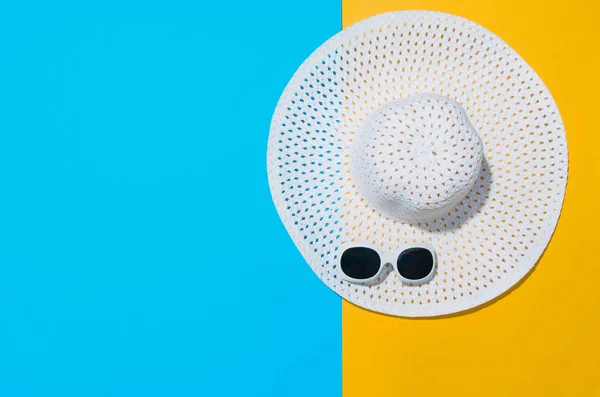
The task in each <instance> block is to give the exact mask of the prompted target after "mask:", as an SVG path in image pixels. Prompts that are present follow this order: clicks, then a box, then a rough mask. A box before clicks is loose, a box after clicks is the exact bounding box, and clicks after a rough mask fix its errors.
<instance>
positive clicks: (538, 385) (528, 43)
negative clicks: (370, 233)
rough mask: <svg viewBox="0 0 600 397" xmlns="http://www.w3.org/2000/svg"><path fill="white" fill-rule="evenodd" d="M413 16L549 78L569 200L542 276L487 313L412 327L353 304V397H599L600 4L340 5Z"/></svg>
mask: <svg viewBox="0 0 600 397" xmlns="http://www.w3.org/2000/svg"><path fill="white" fill-rule="evenodd" d="M405 9H406V10H408V9H421V10H436V11H444V12H449V13H452V14H455V15H460V16H463V17H466V18H468V19H470V20H472V21H475V22H477V23H479V24H481V25H483V26H485V27H486V28H488V29H489V30H491V31H492V32H494V33H495V34H497V35H498V36H500V37H501V38H502V39H503V40H504V41H506V42H507V43H508V44H509V45H511V46H512V47H513V48H514V49H515V50H516V51H517V52H518V53H519V54H520V55H521V56H522V57H523V58H524V59H525V60H526V61H527V62H528V63H529V65H531V66H532V68H533V69H534V70H535V71H536V72H537V73H538V74H539V75H540V77H541V78H542V80H543V81H544V83H545V84H546V85H547V86H548V88H549V89H550V92H551V93H552V95H553V97H554V99H555V100H556V102H557V104H558V107H559V109H560V111H561V114H562V116H563V120H564V122H565V127H566V131H567V142H568V146H569V180H568V185H567V194H566V199H565V203H564V207H563V211H562V215H561V218H560V220H559V223H558V227H557V230H556V232H555V234H554V237H553V238H552V240H551V242H550V245H549V246H548V249H547V250H546V252H545V254H544V255H543V257H542V259H541V260H540V262H539V263H538V265H537V267H536V268H535V269H534V271H533V272H532V273H530V274H529V276H527V277H526V279H525V280H524V282H521V283H520V284H519V285H518V286H517V287H516V288H514V289H512V290H511V291H510V292H509V293H507V294H505V295H504V296H503V297H502V298H501V299H497V300H496V301H494V302H493V303H491V304H487V305H485V306H484V307H483V308H480V309H479V310H477V309H476V310H472V311H470V312H468V313H467V314H462V315H455V316H447V317H444V318H437V319H412V320H411V319H402V318H395V317H390V316H385V315H380V314H377V313H373V312H369V311H366V310H364V309H361V308H358V307H356V306H354V305H352V304H350V303H348V302H345V301H344V302H343V307H342V315H343V327H342V332H343V348H342V353H343V358H342V363H343V395H344V397H357V396H361V397H365V396H377V397H380V396H381V397H385V396H442V395H443V396H451V395H461V396H595V395H599V396H600V271H599V270H598V268H599V266H600V250H599V249H600V232H599V228H600V210H599V208H600V100H599V98H600V2H596V1H591V0H590V1H575V0H573V1H552V0H503V1H497V0H494V1H486V0H479V1H467V0H421V1H417V0H402V1H400V0H395V1H394V0H391V1H390V0H343V2H342V20H343V25H344V27H347V26H349V25H350V24H352V23H354V22H357V21H359V20H361V19H364V18H366V17H369V16H372V15H376V14H379V13H382V12H386V11H394V10H405Z"/></svg>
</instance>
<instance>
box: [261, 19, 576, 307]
mask: <svg viewBox="0 0 600 397" xmlns="http://www.w3.org/2000/svg"><path fill="white" fill-rule="evenodd" d="M430 93H431V94H438V95H442V96H445V97H447V98H450V99H451V100H453V101H456V102H457V103H459V104H460V105H461V106H462V108H464V109H465V111H466V114H467V116H468V120H469V121H470V122H471V124H472V125H473V127H474V128H475V130H476V131H477V132H478V133H479V136H480V138H481V142H482V143H483V163H482V165H481V169H480V171H479V173H478V174H477V177H476V181H475V185H474V187H473V189H472V190H471V191H469V192H468V193H467V195H466V197H465V198H464V199H463V200H461V201H460V203H459V204H458V205H457V206H456V207H454V208H452V209H450V210H448V211H447V212H445V213H444V214H442V215H440V216H438V217H436V218H435V219H433V220H431V221H426V222H421V223H409V222H402V221H400V220H398V219H397V218H394V217H391V216H388V215H387V214H385V213H383V212H382V211H379V210H378V209H377V208H375V207H373V206H371V205H370V204H369V200H368V199H366V198H365V196H364V191H362V190H361V189H359V188H358V187H357V185H358V184H357V180H356V179H357V174H356V172H354V171H353V170H354V169H355V165H353V163H352V162H353V159H352V157H353V156H352V155H351V153H353V152H354V151H355V150H356V148H355V147H354V145H355V144H357V142H362V141H363V140H362V138H361V137H360V136H357V135H360V131H361V127H362V126H363V125H364V123H365V120H367V118H368V117H369V116H370V115H371V114H373V113H374V112H375V111H376V110H377V109H379V108H381V107H382V106H384V105H386V104H389V103H392V102H393V101H398V100H402V99H406V98H409V97H412V96H414V95H418V94H430ZM362 146H363V147H364V145H362ZM360 150H365V149H362V148H361V149H360ZM267 167H268V173H269V185H270V187H271V192H272V196H273V200H274V202H275V205H276V207H277V210H278V212H279V214H280V217H281V219H282V221H283V223H284V225H285V226H286V228H287V230H288V232H289V233H290V235H291V236H292V239H293V240H294V242H295V244H296V246H297V247H298V249H299V250H300V251H301V253H302V254H303V256H304V258H305V259H306V261H307V262H308V264H309V265H310V266H311V268H312V269H313V270H314V272H315V273H316V274H317V275H318V276H319V278H320V279H321V280H322V281H323V282H325V283H326V284H327V285H328V286H329V287H330V288H332V289H333V290H334V291H335V292H337V293H338V294H339V295H341V296H342V297H343V298H345V299H347V300H349V301H350V302H353V303H355V304H357V305H360V306H362V307H365V308H368V309H371V310H375V311H379V312H382V313H387V314H392V315H399V316H434V315H441V314H448V313H453V312H458V311H462V310H466V309H469V308H472V307H474V306H477V305H479V304H482V303H484V302H486V301H488V300H490V299H493V298H494V297H496V296H498V295H500V294H502V293H503V292H505V291H506V290H507V289H509V288H510V287H511V286H512V285H514V284H515V283H516V282H517V281H518V280H520V279H521V278H522V277H523V276H524V275H525V274H527V272H528V271H529V270H530V269H531V268H532V267H533V266H534V265H535V263H536V261H537V260H538V258H539V257H540V255H541V253H542V252H543V250H544V248H545V247H546V245H547V244H548V241H549V239H550V237H551V235H552V232H553V231H554V228H555V226H556V223H557V220H558V216H559V214H560V209H561V207H562V202H563V198H564V191H565V186H566V180H567V168H568V154H567V145H566V139H565V132H564V127H563V124H562V120H561V118H560V114H559V112H558V109H557V107H556V104H555V103H554V101H553V99H552V97H551V95H550V93H549V92H548V90H547V88H546V87H545V86H544V84H543V82H542V81H541V80H540V78H539V77H538V76H537V75H536V74H535V72H534V71H533V70H532V69H531V68H530V67H529V66H528V65H527V64H526V63H525V61H524V60H523V59H522V58H521V57H520V56H519V55H518V54H516V53H515V52H514V51H513V50H512V49H511V48H510V47H509V46H508V45H507V44H505V43H504V42H503V41H502V40H501V39H499V38H498V37H496V36H495V35H493V34H492V33H490V32H489V31H487V30H486V29H484V28H483V27H481V26H479V25H477V24H475V23H473V22H470V21H468V20H466V19H463V18H460V17H456V16H452V15H448V14H443V13H436V12H426V11H404V12H394V13H387V14H382V15H379V16H376V17H372V18H369V19H367V20H364V21H361V22H359V23H357V24H355V25H353V26H351V27H350V28H348V29H345V30H344V31H342V32H340V33H339V34H337V35H336V36H334V37H333V38H331V39H330V40H328V41H327V42H326V43H325V44H324V45H323V46H321V47H320V48H319V49H318V50H317V51H315V52H314V53H313V54H312V55H311V56H310V57H309V58H308V59H307V60H306V61H305V62H304V63H303V64H302V65H301V67H300V68H299V69H298V71H297V72H296V74H295V75H294V76H293V78H292V79H291V81H290V83H289V84H288V86H287V87H286V89H285V91H284V93H283V94H282V96H281V98H280V101H279V103H278V105H277V108H276V110H275V114H274V116H273V119H272V123H271V131H270V135H269V144H268V153H267ZM438 182H439V181H438ZM434 186H436V184H432V186H431V187H429V186H428V187H427V188H426V189H425V190H426V191H427V192H429V190H430V189H433V188H434ZM437 186H438V188H439V185H437ZM420 189H421V188H420ZM357 240H365V241H369V242H371V243H373V244H376V245H377V246H379V247H381V251H382V252H386V251H388V252H391V251H394V250H395V249H397V247H399V246H400V245H402V244H407V243H411V242H417V241H429V242H430V243H431V244H433V246H434V247H435V249H436V252H437V256H438V266H437V269H436V275H435V277H434V278H433V279H432V280H431V281H430V282H429V283H426V284H423V285H406V284H402V283H401V282H400V281H399V279H398V278H397V275H396V274H395V273H394V272H393V270H392V269H391V268H388V269H386V272H384V273H383V274H382V277H381V278H380V279H379V280H378V281H377V282H375V283H372V284H368V285H367V284H362V285H358V284H352V283H347V282H344V281H342V280H341V279H340V277H339V275H338V274H339V273H338V272H339V269H336V259H337V255H339V254H340V252H339V251H338V249H339V246H340V245H341V243H342V242H347V241H357ZM281 263H282V265H284V264H285V259H284V258H282V260H281Z"/></svg>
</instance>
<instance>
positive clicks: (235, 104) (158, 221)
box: [0, 0, 600, 397]
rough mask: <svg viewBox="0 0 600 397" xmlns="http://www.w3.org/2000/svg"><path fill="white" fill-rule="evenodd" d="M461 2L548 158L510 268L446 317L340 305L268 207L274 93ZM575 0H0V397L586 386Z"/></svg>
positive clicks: (593, 327) (589, 351)
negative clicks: (544, 200)
mask: <svg viewBox="0 0 600 397" xmlns="http://www.w3.org/2000/svg"><path fill="white" fill-rule="evenodd" d="M401 9H430V10H438V11H446V12H450V13H454V14H457V15H460V16H463V17H467V18H469V19H471V20H473V21H475V22H478V23H480V24H482V25H483V26H485V27H487V28H488V29H490V30H492V31H493V32H494V33H496V34H497V35H499V36H500V37H501V38H502V39H504V40H505V41H506V42H508V43H509V44H510V45H511V46H512V47H513V48H514V49H515V50H516V51H517V52H519V53H520V54H521V55H522V56H523V57H524V58H525V60H526V61H527V62H528V63H529V64H530V65H531V66H532V67H533V68H534V69H535V70H536V72H537V73H538V74H539V75H540V76H541V77H542V79H543V80H544V82H545V83H546V84H547V86H548V87H549V89H550V91H551V92H552V94H553V96H554V98H555V100H556V102H557V104H558V106H559V109H560V110H561V113H562V115H563V118H564V121H565V126H566V131H567V139H568V144H569V155H570V171H569V183H568V187H567V195H566V200H565V206H564V209H563V213H562V216H561V219H560V221H559V224H558V229H557V232H556V233H555V235H554V238H553V239H552V241H551V243H550V245H549V247H548V249H547V250H546V252H545V254H544V256H543V257H542V259H541V261H540V263H539V265H538V266H537V267H536V268H535V270H534V271H533V273H531V274H530V275H529V276H528V277H527V279H526V281H525V282H524V283H522V284H520V285H519V286H518V288H516V289H514V290H513V291H511V292H510V293H509V294H507V295H506V296H504V297H503V298H502V299H500V300H497V301H495V302H494V303H492V304H489V305H486V306H485V307H483V308H481V309H479V310H473V311H471V312H469V313H466V314H462V315H456V316H446V317H444V318H438V319H413V320H409V319H400V318H393V317H388V316H383V315H378V314H375V313H372V312H368V311H365V310H362V309H360V308H357V307H354V306H352V305H350V304H347V303H345V302H344V303H342V301H341V300H340V298H338V297H337V296H336V295H335V294H334V293H333V292H331V291H329V290H328V289H327V288H326V287H325V286H324V285H322V284H321V282H320V281H319V280H318V279H317V277H316V276H314V275H313V274H312V272H311V270H310V268H309V267H308V266H307V265H306V264H305V263H304V261H303V259H302V258H301V256H300V254H299V253H298V252H297V251H296V249H295V248H294V245H293V243H292V241H291V239H290V238H289V237H288V236H287V233H286V232H285V230H284V228H283V226H282V224H281V222H280V221H279V219H278V216H277V214H276V212H275V209H274V206H273V205H272V203H271V200H270V195H269V190H268V186H267V178H266V169H265V166H266V164H265V163H266V142H267V135H268V129H269V123H270V118H271V115H272V112H273V110H274V107H275V104H276V103H277V99H278V97H279V94H280V93H281V91H282V90H283V88H284V86H285V84H286V83H287V81H288V79H289V78H290V77H291V75H292V74H293V72H294V71H295V69H296V68H297V67H298V66H299V65H300V63H301V62H302V61H303V60H304V59H305V58H306V57H307V56H308V55H309V54H310V52H312V50H314V49H315V48H316V47H317V46H318V45H320V44H321V43H322V42H324V41H325V40H326V39H327V38H329V37H330V36H332V35H333V34H335V33H336V32H338V31H339V30H340V29H341V28H342V26H348V25H350V24H351V23H354V22H356V21H358V20H360V19H363V18H365V17H368V16H371V15H375V14H377V13H380V12H384V11H392V10H401ZM599 17H600V6H599V5H598V4H597V3H596V2H595V1H591V0H588V1H583V0H579V1H574V0H571V1H554V2H548V1H541V0H533V1H528V2H524V1H518V0H503V1H497V0H493V1H468V0H454V1H443V0H426V1H416V0H394V1H384V0H369V1H367V0H343V1H342V2H341V3H340V1H339V0H335V1H330V0H303V1H295V2H284V1H269V0H255V1H249V0H248V1H246V0H230V1H224V2H203V1H200V2H198V1H197V2H192V1H189V2H183V1H181V2H180V1H175V2H164V1H163V2H155V1H151V2H142V1H98V2H76V1H73V2H67V1H56V2H36V1H32V2H29V1H25V2H5V3H2V5H0V33H1V35H0V396H16V397H20V396H61V397H62V396H307V395H308V396H315V397H316V396H340V395H342V394H343V395H344V396H347V397H354V396H366V397H370V396H403V395H406V396H437V395H469V396H496V395H497V396H507V395H526V396H553V395H557V396H595V395H600V375H599V374H600V339H599V338H598V334H599V333H600V288H598V284H599V282H600V272H599V271H598V262H599V259H598V254H597V247H598V246H599V245H600V232H599V229H598V225H599V224H600V209H599V206H598V197H599V196H600V188H599V187H598V180H599V179H600V178H599V177H600V160H599V156H598V153H597V151H598V148H600V138H599V136H600V135H599V134H598V128H599V127H598V126H599V125H600V119H599V118H598V117H597V116H598V107H599V105H600V101H599V100H598V97H599V96H598V95H599V92H600V77H599V74H598V70H600V55H599V50H600V48H599V45H598V39H599V38H600V29H599V28H598V27H597V20H598V18H599Z"/></svg>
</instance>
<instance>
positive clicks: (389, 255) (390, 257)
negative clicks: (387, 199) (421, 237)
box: [336, 241, 437, 285]
mask: <svg viewBox="0 0 600 397" xmlns="http://www.w3.org/2000/svg"><path fill="white" fill-rule="evenodd" d="M349 248H369V249H372V250H373V251H375V252H376V253H377V255H379V259H380V263H379V270H378V271H377V273H375V275H374V276H373V277H369V278H365V279H356V278H352V277H348V276H347V275H346V274H345V273H344V271H343V270H342V255H343V254H344V252H345V251H346V250H347V249H349ZM409 248H423V249H426V250H428V251H429V252H430V253H431V257H432V258H433V265H432V266H431V271H430V272H429V274H427V276H425V277H423V278H420V279H418V280H411V279H408V278H405V277H403V276H402V275H401V274H400V272H399V271H398V267H397V266H398V257H399V256H400V254H401V253H402V252H404V251H406V250H407V249H409ZM382 251H383V250H382V248H381V247H380V246H377V245H375V244H372V243H369V242H368V241H348V242H344V243H342V245H341V246H340V251H339V252H340V253H339V254H338V257H337V261H336V264H337V266H338V269H339V273H340V277H341V278H342V279H343V280H345V281H348V282H350V283H354V284H361V283H369V282H371V281H373V280H377V278H378V277H379V276H380V275H381V273H382V272H383V269H385V267H386V265H387V264H389V265H391V266H392V268H393V269H394V271H395V272H396V275H397V276H398V278H399V279H400V281H402V283H404V284H413V285H417V284H425V283H427V282H429V281H431V279H432V278H433V276H434V275H435V272H436V267H437V255H436V253H435V249H434V248H433V245H431V244H430V243H428V242H427V241H420V242H416V243H409V244H403V245H401V246H400V247H398V248H397V249H395V250H394V251H392V252H389V251H385V252H383V254H382Z"/></svg>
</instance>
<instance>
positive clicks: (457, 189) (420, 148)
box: [352, 94, 483, 222]
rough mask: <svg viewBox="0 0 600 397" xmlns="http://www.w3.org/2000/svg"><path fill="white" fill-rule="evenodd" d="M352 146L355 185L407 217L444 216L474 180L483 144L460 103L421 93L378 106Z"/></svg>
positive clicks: (417, 219)
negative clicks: (353, 148)
mask: <svg viewBox="0 0 600 397" xmlns="http://www.w3.org/2000/svg"><path fill="white" fill-rule="evenodd" d="M354 147H355V148H356V149H355V150H354V152H353V159H352V160H353V161H352V162H353V164H354V173H355V174H356V180H357V185H358V187H359V189H360V190H361V191H362V192H363V194H364V196H365V198H366V199H367V200H368V202H369V203H370V204H372V205H373V206H374V207H376V208H377V209H378V210H380V211H382V212H384V213H385V214H386V215H388V216H391V217H394V218H398V219H400V220H403V221H408V222H420V221H427V220H431V219H434V218H437V217H439V216H443V215H444V214H445V213H447V212H448V211H449V210H451V209H452V208H453V207H455V206H456V205H458V204H459V203H460V201H461V200H462V199H463V198H464V197H465V195H466V194H467V193H468V192H469V190H471V188H472V187H473V186H474V184H475V182H476V181H477V178H478V177H479V173H480V170H481V165H482V161H483V144H482V142H481V138H480V137H479V134H478V133H477V131H476V130H475V128H474V127H473V125H472V124H471V123H470V122H469V119H468V116H467V114H466V112H465V110H464V109H463V108H462V106H461V105H460V104H459V103H458V102H456V101H454V100H452V99H449V98H446V97H444V96H441V95H437V94H421V95H415V96H412V97H409V98H407V99H403V100H399V101H395V102H391V103H388V104H386V105H384V106H382V107H380V108H378V109H377V110H376V111H375V112H374V113H373V114H372V115H371V116H370V117H369V118H368V119H367V120H366V121H365V123H364V124H363V126H362V127H361V129H360V131H359V133H358V139H357V141H356V146H354Z"/></svg>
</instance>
